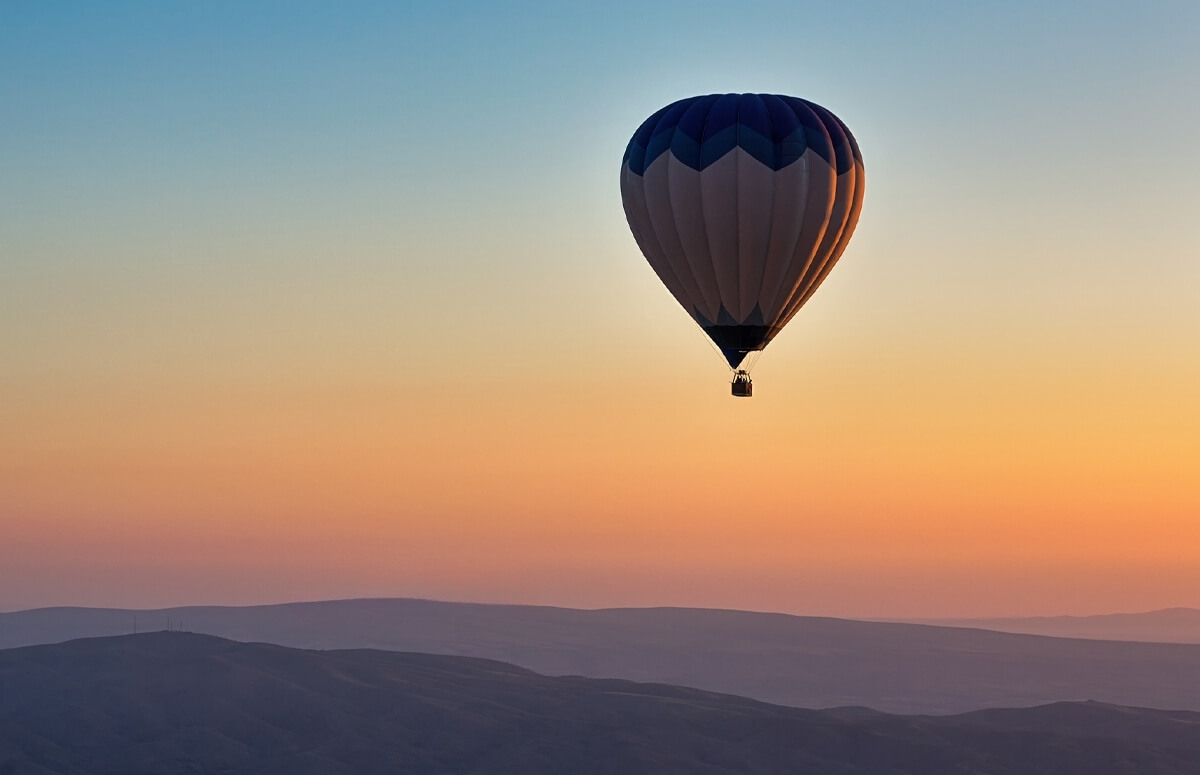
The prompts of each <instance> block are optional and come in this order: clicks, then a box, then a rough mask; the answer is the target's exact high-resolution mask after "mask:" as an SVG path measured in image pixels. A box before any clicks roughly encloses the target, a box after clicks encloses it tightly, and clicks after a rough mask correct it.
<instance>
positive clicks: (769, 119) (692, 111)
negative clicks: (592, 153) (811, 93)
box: [623, 94, 862, 175]
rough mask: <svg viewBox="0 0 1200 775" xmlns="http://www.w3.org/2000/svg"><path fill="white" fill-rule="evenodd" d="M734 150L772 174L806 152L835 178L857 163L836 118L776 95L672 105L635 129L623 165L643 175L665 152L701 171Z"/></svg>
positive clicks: (698, 99) (817, 107)
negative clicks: (832, 169)
mask: <svg viewBox="0 0 1200 775" xmlns="http://www.w3.org/2000/svg"><path fill="white" fill-rule="evenodd" d="M734 148H741V149H742V150H744V151H745V152H746V153H748V154H750V155H751V156H752V157H754V158H755V159H757V160H758V161H760V162H762V163H763V164H765V165H766V166H768V167H770V168H771V169H773V170H781V169H783V168H784V167H786V166H788V165H789V164H792V163H793V162H795V161H796V160H797V159H799V158H800V157H801V156H803V155H804V153H805V151H808V150H809V149H812V151H813V152H814V153H815V154H817V156H819V157H821V158H822V159H824V160H825V161H826V162H827V163H829V165H830V166H833V167H835V168H836V169H837V173H838V174H839V175H840V174H842V173H843V172H846V171H847V170H849V169H850V168H851V167H853V166H854V163H855V162H856V161H857V162H862V156H861V155H860V154H859V150H858V146H857V144H856V143H855V142H854V140H853V138H852V137H851V135H850V132H849V131H848V130H847V129H846V126H845V125H844V124H843V123H842V122H841V121H840V120H839V119H838V118H837V116H835V115H833V114H832V113H830V112H829V111H828V110H826V109H825V108H823V107H821V106H820V105H817V104H814V103H812V102H809V101H807V100H802V99H800V98H798V97H786V96H782V95H776V94H709V95H705V96H703V97H689V98H688V99H685V100H679V101H678V102H674V103H672V104H670V105H668V106H666V107H665V108H663V109H662V110H660V111H658V112H657V113H655V114H654V115H652V116H650V118H648V119H646V120H645V122H643V123H642V125H641V126H640V127H638V130H637V132H635V133H634V135H633V139H631V140H630V141H629V146H628V147H627V148H626V149H625V156H624V159H623V161H626V162H628V163H629V169H630V171H631V172H633V173H634V174H636V175H642V174H644V173H645V171H646V168H647V167H649V166H650V164H651V163H653V161H654V160H655V159H657V158H658V157H659V156H661V155H663V154H664V153H666V152H667V150H668V149H669V150H670V151H671V154H672V155H673V156H674V157H675V158H676V159H678V160H679V161H681V162H683V163H684V164H686V165H687V166H689V167H691V168H692V169H695V170H702V169H704V168H705V167H707V166H708V165H710V164H712V163H713V162H715V161H717V160H718V159H720V158H721V157H723V156H724V155H725V154H727V153H729V152H730V151H732V150H733V149H734Z"/></svg>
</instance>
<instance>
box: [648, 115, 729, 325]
mask: <svg viewBox="0 0 1200 775" xmlns="http://www.w3.org/2000/svg"><path fill="white" fill-rule="evenodd" d="M685 110H686V108H685ZM670 131H671V142H672V143H673V142H674V141H675V133H676V132H678V131H679V122H678V121H676V122H675V125H674V126H673V127H671V130H670ZM663 155H664V156H666V157H667V158H666V159H665V160H664V163H665V164H666V165H667V169H666V175H667V181H666V183H667V186H666V188H667V211H668V212H669V214H670V218H669V220H670V223H669V226H670V228H671V231H672V232H673V233H674V235H675V244H677V245H679V247H680V251H681V252H682V254H683V264H684V267H685V268H686V269H687V272H688V274H689V275H690V279H691V281H692V286H693V287H694V288H695V289H696V292H697V295H698V296H699V297H700V299H701V300H702V301H704V302H705V303H708V301H709V300H708V298H707V297H706V294H705V293H704V285H703V284H702V283H701V282H700V278H699V277H698V276H697V275H696V272H695V271H694V270H693V269H692V262H691V261H689V260H688V257H687V251H686V250H683V240H682V239H680V237H679V226H678V225H677V224H676V223H675V208H674V206H673V205H672V203H671V165H672V163H675V164H679V163H681V162H680V161H679V160H678V159H677V158H676V157H675V154H674V153H672V152H671V143H668V144H667V150H666V151H664V152H663ZM650 222H651V224H653V225H654V230H655V233H656V234H657V233H658V223H657V222H656V221H655V219H653V218H652V219H651V220H650ZM659 241H660V242H661V241H662V238H661V237H659ZM717 295H718V297H719V296H720V287H719V286H718V288H717ZM717 301H718V304H719V303H720V299H719V298H718V299H717ZM694 306H695V303H694V302H693V307H694ZM688 314H693V313H692V312H691V311H689V312H688ZM693 317H694V316H693ZM705 317H708V316H707V315H705ZM714 317H715V315H714Z"/></svg>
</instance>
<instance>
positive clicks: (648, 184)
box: [621, 94, 865, 396]
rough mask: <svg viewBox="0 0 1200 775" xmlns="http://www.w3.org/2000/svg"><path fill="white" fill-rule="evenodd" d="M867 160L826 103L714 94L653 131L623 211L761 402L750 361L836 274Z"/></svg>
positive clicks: (645, 127)
mask: <svg viewBox="0 0 1200 775" xmlns="http://www.w3.org/2000/svg"><path fill="white" fill-rule="evenodd" d="M864 182H865V178H864V171H863V162H862V154H861V153H859V150H858V144H857V143H856V142H855V141H854V137H853V136H852V135H851V134H850V130H849V129H847V128H846V125H845V124H843V123H842V122H841V120H839V119H838V117H837V116H835V115H833V114H832V113H830V112H829V111H828V110H826V109H825V108H822V107H821V106H820V105H816V104H814V103H812V102H808V101H806V100H802V99H798V98H796V97H785V96H780V95H773V94H710V95H707V96H703V97H692V98H689V99H685V100H680V101H678V102H675V103H672V104H670V105H668V106H666V107H665V108H663V109H662V110H660V111H658V112H657V113H655V114H654V115H652V116H650V118H648V119H646V120H645V122H643V123H642V125H641V126H640V127H638V130H637V132H635V133H634V135H633V138H632V139H631V140H630V141H629V146H628V147H627V148H626V149H625V157H624V159H623V161H622V163H621V199H622V201H623V203H624V206H625V217H626V219H627V220H628V221H629V228H630V230H631V231H632V232H633V237H634V239H635V240H636V241H637V244H638V247H639V248H641V251H642V253H643V254H645V256H646V260H647V261H648V262H649V263H650V266H651V267H652V268H653V269H654V271H655V273H657V274H658V276H659V279H661V280H662V282H663V284H664V285H665V286H666V287H667V289H668V290H669V291H670V292H671V294H672V295H673V296H674V297H675V299H676V300H677V301H678V302H679V303H680V304H682V305H683V308H684V309H685V310H687V312H688V314H689V315H691V316H692V318H693V319H694V320H695V321H696V322H697V323H698V324H700V327H701V328H702V329H703V330H704V332H705V333H706V334H708V336H709V338H711V339H712V341H713V343H714V344H715V345H716V346H717V347H718V348H719V349H720V351H721V354H722V355H723V356H724V357H725V360H726V361H727V362H728V363H729V368H730V369H731V370H732V371H733V372H734V375H733V382H732V392H733V394H734V395H735V396H750V395H751V394H752V392H753V386H752V384H751V381H750V375H749V369H748V366H747V364H746V363H745V361H746V358H747V356H748V355H750V354H751V353H756V352H758V351H760V350H762V349H763V348H764V347H766V346H767V345H768V344H769V343H770V342H771V340H772V339H774V338H775V336H776V335H777V334H778V333H779V331H780V329H782V328H783V327H784V326H785V325H786V324H787V322H788V321H789V320H791V319H792V317H793V316H794V315H795V314H796V313H797V312H798V311H799V310H800V308H801V307H802V306H804V303H805V302H806V301H808V299H809V297H811V296H812V294H813V293H814V292H815V291H816V290H817V288H818V286H820V285H821V282H822V281H823V280H824V279H825V277H826V276H827V275H828V274H829V271H830V270H831V269H833V265H834V264H835V263H837V260H838V257H840V256H841V255H842V251H844V250H845V249H846V243H847V242H849V240H850V235H851V234H852V233H853V232H854V226H855V224H856V223H857V222H858V215H859V212H860V211H861V210H862V202H863V186H864Z"/></svg>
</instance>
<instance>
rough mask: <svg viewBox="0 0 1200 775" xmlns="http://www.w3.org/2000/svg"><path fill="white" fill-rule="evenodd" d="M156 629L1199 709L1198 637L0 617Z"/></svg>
mask: <svg viewBox="0 0 1200 775" xmlns="http://www.w3.org/2000/svg"><path fill="white" fill-rule="evenodd" d="M135 615H136V616H137V618H138V622H139V626H140V627H141V628H142V629H147V628H150V627H153V628H156V629H157V628H159V627H163V626H164V625H165V624H166V623H167V620H168V617H170V619H171V621H172V622H173V623H174V624H176V625H179V624H182V627H183V628H185V629H187V630H191V631H195V632H205V633H209V634H212V635H218V636H221V637H225V638H231V639H234V640H240V641H261V642H267V643H276V644H280V645H285V646H293V647H298V648H317V649H345V648H376V649H386V650H391V651H419V652H427V653H436V654H452V655H460V656H472V657H480V658H486V659H496V660H500V661H503V662H509V663H512V664H517V665H521V666H522V667H525V668H528V669H530V670H535V671H537V672H539V673H542V674H545V675H582V676H588V677H593V678H623V679H628V680H635V681H651V682H658V683H668V684H674V685H681V686H693V687H697V688H700V689H705V690H708V691H716V692H725V693H729V694H737V695H742V696H746V697H753V698H755V699H758V700H763V701H766V702H773V703H778V704H782V705H793V706H797V707H810V708H827V707H834V706H841V705H862V706H867V707H872V708H875V709H877V710H883V711H888V712H895V713H958V712H965V711H969V710H977V709H982V708H991V707H1019V706H1032V705H1040V704H1045V703H1050V702H1057V701H1077V700H1089V699H1090V700H1098V701H1102V702H1108V703H1113V704H1118V705H1133V706H1141V707H1154V708H1177V709H1188V710H1200V645H1188V644H1153V643H1127V642H1109V641H1097V640H1075V639H1064V638H1048V637H1041V636H1034V635H1018V634H1008V633H998V632H989V631H985V630H978V629H967V628H953V627H934V626H928V625H917V624H892V623H880V622H861V621H851V620H843V619H826V618H816V617H801V616H787V615H783V614H764V613H752V612H746V611H722V610H707V609H685V608H646V609H606V610H597V611H584V610H575V609H566V608H550V607H540V606H509V605H480V604H466V603H439V602H433V601H427V600H406V599H393V600H345V601H329V602H320V603H294V604H286V605H275V606H255V607H249V608H226V607H193V608H177V609H169V610H163V611H140V612H132V611H119V610H100V609H40V610H35V611H25V612H20V613H10V614H3V615H0V646H18V645H24V644H30V643H48V642H55V641H62V640H66V639H68V638H78V637H89V636H98V635H113V634H122V633H128V632H131V631H132V629H133V620H134V616H135Z"/></svg>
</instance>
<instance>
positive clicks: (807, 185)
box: [758, 97, 812, 329]
mask: <svg viewBox="0 0 1200 775" xmlns="http://www.w3.org/2000/svg"><path fill="white" fill-rule="evenodd" d="M777 99H778V100H779V101H780V103H781V104H782V105H783V107H784V108H785V109H786V110H790V111H791V112H792V116H793V117H794V118H795V119H796V125H797V128H798V129H801V130H802V129H803V127H804V124H803V123H802V122H801V121H800V116H799V114H798V113H797V112H796V109H795V108H794V107H793V106H792V104H791V103H790V102H788V101H787V100H786V99H783V98H782V97H777ZM808 155H809V147H808V140H807V138H805V142H804V153H802V154H801V155H800V157H799V158H798V159H797V160H796V162H795V163H797V164H800V165H802V167H803V169H804V178H803V180H802V181H801V188H802V189H803V191H804V207H802V208H801V210H800V223H799V228H797V229H796V236H795V239H793V240H792V241H791V245H790V246H789V247H788V249H787V252H786V255H787V256H789V257H790V258H789V259H786V263H785V264H784V266H783V269H782V271H781V272H780V274H779V279H778V280H777V281H776V283H775V287H774V288H772V289H771V298H770V303H768V304H764V303H763V302H764V301H765V299H764V293H765V291H766V290H767V288H766V280H767V278H766V273H765V272H764V273H763V283H762V287H761V288H760V289H759V294H758V295H759V306H760V308H761V309H762V310H763V316H764V320H763V324H764V325H766V326H767V327H768V329H770V328H771V327H772V326H773V325H774V322H775V321H776V320H777V319H778V318H779V317H780V315H779V312H781V311H782V307H781V308H780V309H779V310H777V311H776V313H775V314H774V315H773V316H772V317H771V318H770V319H769V320H768V319H767V318H766V315H767V313H768V312H769V311H770V310H771V308H772V307H774V306H775V300H776V299H777V298H778V297H779V295H780V293H782V291H783V288H784V283H785V282H786V281H787V278H788V269H789V267H790V265H791V262H792V260H794V259H795V256H796V250H797V248H798V247H799V245H800V238H801V237H802V236H803V234H804V226H805V224H806V222H807V215H808V206H809V205H808V201H809V197H810V196H811V194H812V190H811V185H812V170H811V168H810V167H809V163H808Z"/></svg>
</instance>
